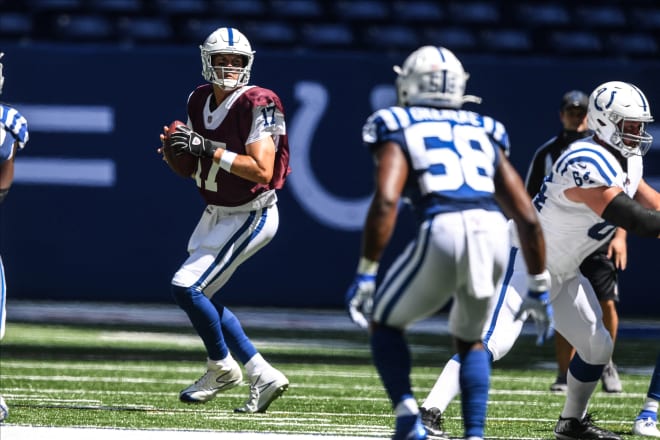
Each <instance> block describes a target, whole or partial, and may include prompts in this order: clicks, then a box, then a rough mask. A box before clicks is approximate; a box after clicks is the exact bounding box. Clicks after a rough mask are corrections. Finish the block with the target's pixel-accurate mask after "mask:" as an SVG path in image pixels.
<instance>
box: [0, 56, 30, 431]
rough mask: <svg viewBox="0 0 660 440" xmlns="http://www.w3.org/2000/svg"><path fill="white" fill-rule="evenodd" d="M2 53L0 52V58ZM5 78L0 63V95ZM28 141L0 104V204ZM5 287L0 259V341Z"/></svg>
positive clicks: (23, 125) (2, 408)
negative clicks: (15, 159) (15, 164)
mask: <svg viewBox="0 0 660 440" xmlns="http://www.w3.org/2000/svg"><path fill="white" fill-rule="evenodd" d="M3 55H4V53H2V52H0V58H2V56H3ZM4 82H5V77H4V76H3V75H2V63H0V94H2V86H3V84H4ZM28 139H29V134H28V125H27V121H26V120H25V118H24V117H23V115H21V114H20V113H19V112H18V110H16V109H15V108H13V107H11V106H9V105H6V104H3V103H0V203H2V202H3V200H4V199H5V197H6V196H7V193H8V192H9V188H10V187H11V184H12V182H13V181H14V157H15V154H16V151H17V150H19V149H22V148H23V147H25V144H26V143H27V141H28ZM6 300H7V285H6V284H5V268H4V266H3V265H2V257H0V339H2V338H3V336H4V335H5V318H6ZM8 414H9V409H8V408H7V405H6V404H5V401H4V399H3V398H2V396H0V422H1V421H3V420H4V419H5V418H6V417H7V415H8Z"/></svg>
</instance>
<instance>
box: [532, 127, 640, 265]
mask: <svg viewBox="0 0 660 440" xmlns="http://www.w3.org/2000/svg"><path fill="white" fill-rule="evenodd" d="M624 160H627V163H626V168H625V169H624V167H623V166H622V165H621V163H619V161H618V160H617V158H616V157H615V156H614V155H613V154H612V153H611V152H610V151H608V150H607V149H606V148H605V147H603V146H601V145H600V144H598V143H597V142H595V141H594V140H593V139H592V138H588V139H582V140H578V141H576V142H573V143H572V144H571V145H570V146H569V147H568V148H567V149H566V151H564V153H563V154H562V155H561V156H559V158H558V159H557V160H556V161H555V163H554V164H553V165H552V171H551V173H550V174H549V175H547V176H546V177H545V179H544V181H543V184H542V185H541V190H540V191H539V193H538V194H537V195H536V196H535V197H534V200H533V202H534V206H536V209H537V210H538V213H539V218H540V220H541V225H542V226H543V234H544V236H545V243H546V255H547V266H548V270H549V271H550V272H551V273H552V274H553V275H557V276H560V277H561V276H562V275H563V276H571V275H573V274H574V273H575V272H576V271H577V268H578V267H579V266H580V264H581V263H582V261H583V260H584V258H585V257H587V256H588V255H589V254H591V253H592V252H594V251H595V250H596V249H598V248H599V247H600V246H601V245H602V244H603V243H604V242H606V241H607V240H609V239H610V237H611V236H612V234H614V230H615V228H616V227H615V226H614V225H612V224H611V223H609V222H607V221H605V220H603V219H602V218H601V217H600V216H599V215H598V214H596V213H595V212H594V211H593V210H592V209H591V208H589V206H587V205H585V204H584V203H578V202H573V201H571V200H569V199H568V198H567V197H566V195H565V191H566V190H567V189H570V188H576V187H578V188H585V189H586V188H597V187H611V186H615V187H619V188H621V189H622V190H623V191H624V192H625V193H626V194H627V195H628V196H630V197H631V198H632V197H634V196H635V193H636V192H637V187H638V186H639V182H640V180H641V179H642V172H643V165H642V158H641V156H631V157H630V158H628V159H624Z"/></svg>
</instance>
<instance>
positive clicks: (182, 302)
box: [171, 284, 202, 309]
mask: <svg viewBox="0 0 660 440" xmlns="http://www.w3.org/2000/svg"><path fill="white" fill-rule="evenodd" d="M171 289H172V298H174V301H176V303H177V304H178V305H179V307H181V308H184V309H185V308H186V307H189V306H191V305H192V304H193V303H194V298H195V296H196V295H199V294H202V292H201V291H200V290H199V289H196V288H194V287H183V286H177V285H176V284H172V286H171Z"/></svg>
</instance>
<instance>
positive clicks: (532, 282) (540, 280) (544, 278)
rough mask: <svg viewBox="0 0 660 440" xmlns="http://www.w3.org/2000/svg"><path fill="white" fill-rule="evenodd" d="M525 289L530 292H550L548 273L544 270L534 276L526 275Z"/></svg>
mask: <svg viewBox="0 0 660 440" xmlns="http://www.w3.org/2000/svg"><path fill="white" fill-rule="evenodd" d="M527 288H528V289H529V290H530V291H532V292H545V291H546V290H550V272H548V270H547V269H546V270H544V271H543V272H541V273H538V274H536V275H527Z"/></svg>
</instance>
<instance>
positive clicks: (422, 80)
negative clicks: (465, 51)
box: [394, 46, 481, 108]
mask: <svg viewBox="0 0 660 440" xmlns="http://www.w3.org/2000/svg"><path fill="white" fill-rule="evenodd" d="M394 71H395V72H396V73H397V75H398V77H397V79H396V90H397V98H398V101H399V105H404V106H410V105H428V106H432V107H448V108H461V107H462V106H463V104H464V103H466V102H475V103H477V104H479V103H480V102H481V98H479V97H477V96H471V95H464V93H465V84H466V83H467V80H468V78H469V77H470V75H469V74H468V73H467V72H466V71H465V70H463V65H462V64H461V62H460V61H459V60H458V58H456V55H454V54H453V53H452V51H450V50H449V49H446V48H444V47H436V46H423V47H420V48H419V49H417V50H415V51H414V52H413V53H411V54H410V55H409V56H408V58H406V60H405V61H404V63H403V67H399V66H394Z"/></svg>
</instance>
